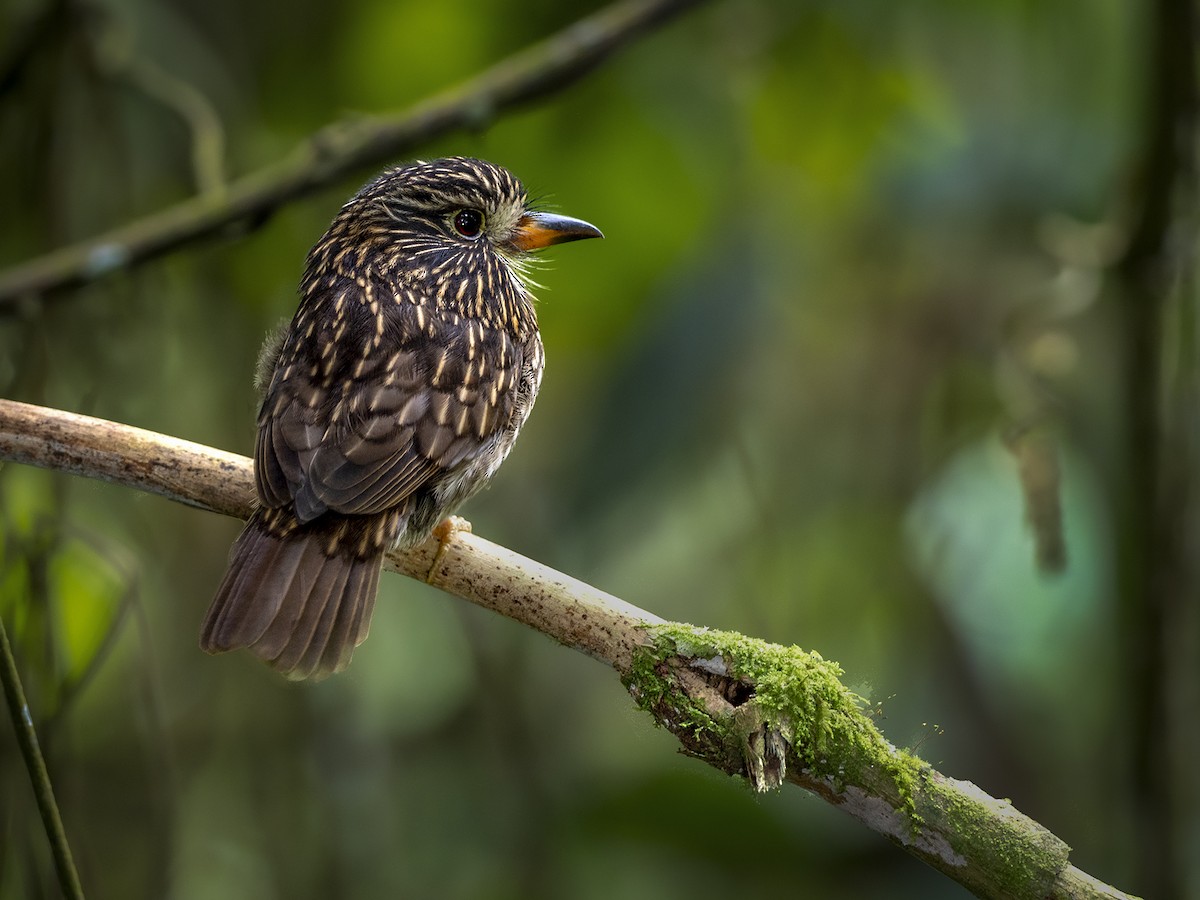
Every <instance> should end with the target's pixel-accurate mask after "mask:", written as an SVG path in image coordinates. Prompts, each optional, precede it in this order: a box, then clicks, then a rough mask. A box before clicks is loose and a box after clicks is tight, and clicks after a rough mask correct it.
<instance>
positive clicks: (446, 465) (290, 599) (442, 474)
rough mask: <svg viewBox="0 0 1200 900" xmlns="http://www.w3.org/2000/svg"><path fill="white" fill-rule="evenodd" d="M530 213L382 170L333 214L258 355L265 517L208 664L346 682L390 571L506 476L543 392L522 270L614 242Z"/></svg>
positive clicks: (453, 185) (493, 178)
mask: <svg viewBox="0 0 1200 900" xmlns="http://www.w3.org/2000/svg"><path fill="white" fill-rule="evenodd" d="M537 206H538V204H536V203H531V202H530V199H529V196H528V194H527V192H526V190H525V188H524V186H523V185H522V183H521V182H520V181H519V180H518V179H517V178H516V177H515V176H514V175H512V174H511V173H510V172H509V171H508V170H507V169H505V168H503V167H501V166H498V165H495V164H493V163H489V162H486V161H484V160H480V159H472V158H468V157H461V156H458V157H449V158H445V159H435V160H430V161H421V160H418V161H415V162H412V163H408V164H405V165H400V166H396V167H393V168H390V169H388V170H386V171H384V172H383V173H381V174H380V175H379V176H378V177H377V178H375V179H374V180H372V181H371V182H369V183H368V184H367V185H365V186H364V187H363V188H362V189H361V190H360V191H359V192H358V193H357V194H355V195H354V196H353V197H351V198H350V200H348V201H347V202H346V203H345V205H344V206H342V208H341V210H340V211H339V212H338V213H337V215H336V216H335V217H334V219H333V222H332V224H331V225H330V226H329V229H328V231H326V233H325V235H324V236H323V237H322V238H321V239H320V240H319V241H318V242H317V243H316V245H315V246H314V247H313V248H312V250H311V251H310V252H309V254H308V258H307V262H306V265H305V269H304V274H303V277H302V279H301V282H300V288H299V293H300V302H299V306H298V308H297V310H296V313H295V315H294V317H293V318H292V319H291V321H290V323H289V324H288V325H287V326H286V327H285V328H284V329H283V330H282V331H281V332H280V333H279V335H278V337H276V338H275V339H273V340H272V339H268V341H267V342H266V343H265V344H264V349H263V353H262V358H261V359H260V363H259V378H258V380H259V382H260V390H261V392H262V396H261V403H260V406H259V412H258V418H257V433H256V437H255V446H254V476H255V487H256V493H257V500H258V502H257V506H256V508H255V510H254V512H253V514H252V515H251V517H250V519H249V520H248V521H247V523H246V525H245V527H244V528H243V530H242V532H241V534H240V535H239V536H238V537H237V539H236V540H235V541H234V544H233V547H232V549H231V551H230V559H229V567H228V570H227V571H226V573H225V576H224V578H223V580H222V581H221V583H220V586H219V587H218V588H217V591H216V595H215V596H214V598H213V601H212V603H211V605H210V606H209V609H208V612H207V614H206V615H205V618H204V622H203V625H202V627H201V633H200V646H201V648H202V649H203V650H205V651H207V652H209V653H221V652H224V651H227V650H234V649H239V648H248V649H249V650H250V651H252V652H253V653H254V654H256V655H257V656H258V657H260V658H261V659H262V660H264V661H265V662H266V663H267V664H268V665H269V666H271V667H272V668H273V669H275V670H276V671H278V672H280V673H282V674H283V675H284V676H286V677H287V678H289V679H292V680H304V679H314V680H316V679H320V678H323V677H325V676H327V675H330V674H333V673H337V672H340V671H342V670H344V669H345V668H346V666H347V665H349V663H350V660H351V657H352V655H353V652H354V649H355V648H356V647H357V646H358V645H359V644H361V643H362V642H363V640H364V639H365V638H366V637H367V632H368V629H369V627H370V622H371V613H372V610H373V609H374V605H375V595H376V592H377V589H378V585H379V573H380V569H381V566H382V562H383V556H384V554H385V553H386V552H388V551H389V550H391V549H393V548H397V547H399V548H405V547H413V546H416V545H417V544H420V543H421V542H423V541H424V540H426V539H427V538H428V537H429V536H430V534H431V533H432V532H433V531H434V529H435V528H436V527H437V526H438V525H439V523H441V522H442V521H443V520H445V519H446V517H447V516H449V515H451V514H452V513H453V512H454V511H455V510H456V509H457V508H458V507H459V505H460V504H461V503H463V502H464V501H465V500H466V499H467V498H469V497H471V496H472V495H473V494H475V493H476V492H478V491H479V490H480V489H482V488H483V487H484V486H485V485H486V484H487V483H488V482H489V480H490V479H491V478H492V476H493V475H494V474H495V473H496V470H497V468H498V467H499V466H500V464H501V463H502V462H503V461H504V459H505V457H506V456H507V455H508V453H509V451H510V450H511V449H512V447H513V443H514V441H515V440H516V438H517V434H518V432H519V431H520V430H521V426H522V425H523V424H524V423H525V421H526V419H527V418H528V416H529V412H530V410H531V409H532V407H533V403H534V400H535V399H536V397H537V394H538V390H539V388H540V386H541V382H542V369H543V365H544V361H545V354H544V351H543V347H542V340H541V336H540V333H539V330H538V321H537V315H536V312H535V308H534V297H533V295H532V294H531V292H530V287H531V286H534V287H536V286H537V285H536V284H534V283H533V282H532V280H531V279H530V277H529V272H530V266H531V263H532V262H533V260H532V258H531V257H530V254H532V253H533V252H535V251H537V250H540V249H542V248H545V247H548V246H550V245H553V244H560V243H565V242H567V241H576V240H582V239H585V238H600V237H603V235H602V234H601V232H600V230H599V229H598V228H596V227H595V226H594V225H591V224H589V223H588V222H585V221H583V220H581V219H575V218H571V217H569V216H564V215H557V214H553V213H550V212H547V211H543V210H540V209H538V208H537Z"/></svg>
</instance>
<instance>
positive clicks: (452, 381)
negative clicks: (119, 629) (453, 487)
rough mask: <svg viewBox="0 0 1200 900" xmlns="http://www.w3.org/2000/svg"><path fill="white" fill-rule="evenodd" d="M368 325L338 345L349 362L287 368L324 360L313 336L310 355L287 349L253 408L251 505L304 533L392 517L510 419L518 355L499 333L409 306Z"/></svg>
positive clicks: (317, 337)
mask: <svg viewBox="0 0 1200 900" xmlns="http://www.w3.org/2000/svg"><path fill="white" fill-rule="evenodd" d="M368 316H369V318H368V320H367V321H366V323H365V327H353V326H351V327H350V328H348V329H347V333H346V334H344V335H343V338H344V340H343V341H340V342H339V343H338V349H339V352H341V351H343V350H346V349H348V350H349V355H348V356H347V357H346V358H345V359H335V360H334V361H333V362H332V363H331V364H329V365H327V366H325V365H323V364H322V363H320V362H318V363H316V364H311V363H298V362H296V360H297V359H304V360H307V359H318V360H320V359H328V358H329V356H330V355H331V354H329V353H327V354H326V355H325V356H324V357H322V355H321V347H322V346H323V345H322V343H321V337H322V336H321V333H320V330H317V331H316V335H315V338H314V344H313V348H312V349H315V350H316V352H315V353H301V354H294V353H293V354H289V353H288V350H287V348H285V352H284V354H283V357H282V358H281V360H280V363H279V365H278V366H277V368H276V372H275V376H274V378H273V379H272V383H271V386H270V388H269V390H268V394H267V397H266V399H265V400H264V402H263V408H262V412H261V413H260V416H259V430H258V440H257V444H256V447H255V463H256V472H257V478H258V486H259V495H260V497H261V498H262V500H263V502H264V503H265V504H267V505H268V506H277V507H278V506H285V505H288V504H290V503H294V504H295V509H296V515H297V517H298V518H299V519H300V520H301V521H302V522H307V521H311V520H312V519H314V518H316V517H317V516H319V515H321V514H322V513H324V512H326V511H329V510H333V511H335V512H338V513H343V514H355V515H365V514H370V513H378V512H382V511H384V510H387V509H391V508H394V507H397V506H400V505H401V504H402V503H403V502H404V500H405V499H406V498H407V497H408V496H409V495H411V494H412V493H413V492H414V491H416V490H418V489H419V488H420V487H421V486H422V485H424V484H425V483H426V482H427V481H429V480H430V479H431V478H433V477H434V476H435V475H437V474H438V473H440V472H444V471H447V470H449V469H453V468H454V467H455V466H457V465H459V464H460V463H462V462H463V461H464V460H466V459H468V458H469V457H470V456H471V455H472V454H473V453H475V452H477V451H478V450H479V449H480V448H481V447H482V446H483V445H484V444H485V443H487V441H488V440H489V439H490V438H491V437H492V436H493V435H494V434H495V433H496V432H497V431H498V430H499V429H500V428H502V427H503V426H504V425H506V424H507V423H508V422H509V421H510V420H511V419H512V415H513V408H514V404H515V400H516V395H517V387H518V382H519V379H520V373H521V368H522V363H523V353H522V351H521V348H520V347H519V346H518V345H517V343H516V342H515V341H514V340H513V339H512V338H511V337H510V336H509V335H508V334H507V333H506V332H505V331H504V330H503V329H498V328H491V327H488V326H485V325H483V323H481V322H479V321H478V320H474V319H467V318H463V317H460V316H457V315H455V314H453V313H443V314H434V313H430V312H427V311H425V310H424V309H421V308H420V307H416V306H411V305H405V306H403V307H393V308H392V309H390V310H388V311H387V317H386V320H385V323H384V324H383V326H382V327H381V329H377V323H376V318H375V316H373V315H369V314H368ZM358 324H359V325H360V326H362V325H363V324H364V323H361V322H360V323H358ZM377 333H379V334H381V338H380V341H379V345H378V346H377V347H373V348H371V350H370V352H366V348H367V345H368V343H369V342H370V341H371V340H372V339H373V336H374V335H375V334H377ZM327 339H328V338H327ZM334 355H335V356H336V354H334Z"/></svg>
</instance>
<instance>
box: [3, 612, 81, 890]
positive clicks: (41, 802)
mask: <svg viewBox="0 0 1200 900" xmlns="http://www.w3.org/2000/svg"><path fill="white" fill-rule="evenodd" d="M0 686H3V688H4V699H5V701H6V702H7V705H8V712H9V715H10V716H11V717H12V723H13V731H15V732H16V734H17V744H18V745H19V746H20V748H21V756H22V757H23V758H24V759H25V768H26V770H27V771H28V772H29V780H30V781H31V782H32V783H33V794H34V797H35V799H36V800H37V808H38V812H39V813H40V814H41V817H42V825H43V827H45V829H46V839H47V840H48V841H49V842H50V852H51V854H52V855H53V856H54V868H55V869H56V870H57V871H58V881H59V885H60V886H61V887H62V892H63V896H65V897H67V898H68V900H83V887H82V885H81V884H80V882H79V873H78V872H77V871H76V870H75V860H74V859H73V858H72V856H71V845H70V844H69V843H68V842H67V831H66V829H65V828H63V823H62V817H61V816H60V815H59V813H58V804H57V803H56V802H55V800H54V787H53V785H52V784H51V782H50V774H49V772H48V771H47V770H46V760H45V758H44V757H43V756H42V751H41V748H40V747H39V746H38V738H37V731H36V730H35V729H34V727H33V717H32V715H31V714H30V712H29V704H28V703H27V702H26V700H25V690H24V689H23V688H22V687H21V676H20V674H19V673H18V671H17V664H16V661H15V660H14V659H13V652H12V647H11V646H10V645H9V642H8V632H7V631H6V630H5V628H4V621H3V620H2V619H0Z"/></svg>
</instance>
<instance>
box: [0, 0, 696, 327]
mask: <svg viewBox="0 0 1200 900" xmlns="http://www.w3.org/2000/svg"><path fill="white" fill-rule="evenodd" d="M700 2H702V0H622V2H618V3H614V4H612V5H611V6H608V7H606V8H605V9H602V10H601V11H599V12H598V13H595V14H594V15H591V16H588V17H586V18H583V19H580V20H579V21H577V22H575V23H574V24H572V25H570V26H568V27H566V28H564V29H563V30H562V31H560V32H558V33H557V34H555V35H554V36H552V37H550V38H548V39H546V40H544V41H542V42H540V43H537V44H534V45H533V46H531V47H528V48H526V49H524V50H522V51H520V52H518V53H516V54H514V55H512V56H510V57H508V58H507V59H504V60H501V61H500V62H499V63H497V64H496V65H494V66H492V67H491V68H489V69H487V70H485V71H484V72H482V73H480V74H479V75H477V76H475V77H474V78H472V79H470V80H468V81H466V82H463V83H462V84H460V85H458V86H456V87H453V88H450V89H449V90H446V91H443V92H442V93H440V94H437V95H435V96H433V97H431V98H429V99H427V100H423V101H421V102H419V103H417V104H416V105H415V106H413V107H411V108H410V109H408V110H407V111H405V112H403V113H400V114H396V115H391V116H378V117H374V116H373V117H359V118H355V119H350V120H346V121H342V122H335V123H333V124H331V125H327V126H325V127H324V128H322V129H321V130H319V131H317V132H316V133H315V134H313V135H312V136H311V137H309V138H308V139H307V140H306V141H304V142H303V143H301V144H300V145H299V146H298V147H297V148H296V149H295V150H294V151H293V152H292V153H291V154H290V155H289V156H288V157H286V158H285V159H283V160H280V161H278V162H276V163H272V164H270V165H267V166H265V167H263V168H261V169H259V170H258V171H256V172H252V173H250V174H248V175H244V176H243V177H241V178H240V179H238V180H237V181H235V182H233V183H231V184H230V185H228V187H227V188H225V189H224V190H216V191H211V192H209V193H205V194H200V195H197V196H194V197H191V198H188V199H187V200H184V201H182V202H180V203H178V204H176V205H174V206H170V207H167V208H166V209H163V210H160V211H159V212H156V213H152V214H150V215H147V216H144V217H143V218H140V219H136V220H134V221H132V222H128V223H126V224H124V225H121V226H118V227H116V228H113V229H112V230H110V231H108V232H106V233H105V234H102V235H99V236H98V237H94V238H91V239H90V240H86V241H82V242H80V243H77V244H72V245H70V246H67V247H62V248H60V249H58V250H54V251H52V252H50V253H47V254H45V255H44V256H40V257H37V258H35V259H32V260H29V261H27V262H24V263H20V264H18V265H16V266H13V267H12V268H10V269H9V270H8V271H6V272H2V273H0V311H3V310H4V309H5V308H12V307H13V306H15V305H16V304H17V303H18V302H19V301H22V300H24V299H26V298H29V297H36V296H39V295H42V294H46V293H48V292H51V291H57V290H60V289H62V288H66V287H73V286H76V285H79V284H83V283H86V282H89V281H92V280H95V279H97V278H100V277H101V276H103V275H107V274H109V273H111V272H114V271H119V270H124V269H131V268H133V267H134V266H136V265H137V264H139V263H142V262H145V261H146V260H149V259H153V258H155V257H157V256H161V255H163V254H166V253H169V252H171V251H172V250H175V249H177V248H179V247H181V246H183V245H185V244H189V243H191V242H193V241H196V240H199V239H201V238H206V237H209V236H211V235H213V234H215V233H217V232H219V231H222V230H225V229H228V228H230V227H231V226H235V225H248V226H253V225H257V224H261V222H263V221H264V220H265V219H266V217H267V216H269V215H270V214H271V213H272V212H273V211H274V210H276V209H278V208H279V207H280V206H282V205H283V204H285V203H287V202H288V201H290V200H295V199H297V198H299V197H304V196H307V195H309V194H312V193H313V192H315V191H317V190H319V189H320V188H323V187H325V186H326V185H329V184H331V183H333V182H335V181H337V180H338V179H340V178H342V177H344V176H346V175H348V174H350V173H352V172H354V171H355V170H358V169H361V168H365V167H369V166H378V165H381V164H382V163H384V162H387V161H390V160H393V159H395V158H396V157H399V156H402V155H404V154H405V153H409V152H411V151H412V150H413V149H414V148H415V147H418V146H420V145H422V144H426V143H428V142H429V141H431V140H433V139H435V138H437V137H440V136H442V135H445V134H447V133H448V132H451V131H455V130H458V129H472V130H478V129H480V128H483V127H484V126H485V125H486V124H487V123H488V122H490V121H491V120H492V119H494V118H496V117H497V116H498V115H500V114H501V113H504V112H507V111H509V110H511V109H513V108H515V107H519V106H523V105H525V104H528V103H531V102H533V101H535V100H538V99H541V98H542V97H545V96H549V95H551V94H553V93H555V92H557V91H560V90H562V89H563V88H565V87H567V86H569V85H571V84H573V83H575V82H576V81H578V80H579V79H580V78H582V77H583V76H584V75H586V74H587V73H588V72H590V71H591V70H592V69H594V68H596V67H597V66H599V65H600V64H601V63H603V62H604V61H605V60H606V59H608V58H609V57H610V56H612V55H613V54H614V53H615V52H616V51H617V50H619V49H621V48H622V47H623V46H625V45H626V44H628V43H630V42H632V41H633V40H635V39H636V38H638V37H640V36H641V35H643V34H645V33H647V32H649V31H651V30H652V29H654V28H655V27H656V26H658V25H661V24H663V23H665V22H666V21H668V20H669V19H671V18H673V17H674V16H676V15H678V14H680V13H682V12H685V11H687V10H688V9H690V8H692V7H694V6H697V5H698V4H699V3H700Z"/></svg>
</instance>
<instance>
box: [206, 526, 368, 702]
mask: <svg viewBox="0 0 1200 900" xmlns="http://www.w3.org/2000/svg"><path fill="white" fill-rule="evenodd" d="M326 544H327V542H326V541H325V540H323V535H321V534H320V532H319V531H314V530H310V529H301V530H298V531H296V532H293V533H292V534H289V535H287V536H286V537H278V536H276V535H274V534H272V533H271V532H270V531H269V530H268V529H267V526H266V524H265V523H264V521H263V519H262V516H261V514H259V513H256V514H255V515H254V517H253V518H251V519H250V521H249V522H248V523H247V524H246V527H245V528H244V529H243V530H242V533H241V535H239V536H238V539H237V540H236V541H235V542H234V545H233V549H232V550H231V551H230V557H229V571H228V572H226V573H225V580H224V581H222V582H221V586H220V587H219V588H217V595H216V597H214V598H213V602H212V605H211V606H209V608H208V614H207V615H206V616H205V617H204V625H203V626H202V627H201V630H200V647H201V649H203V650H205V651H207V652H208V653H221V652H223V651H225V650H236V649H238V648H240V647H248V648H249V649H250V650H251V651H253V652H254V653H256V654H257V655H258V656H260V657H261V658H262V659H263V660H264V661H265V662H266V663H267V665H269V666H271V668H273V669H275V670H276V671H278V672H280V673H282V674H284V675H286V676H287V677H288V678H291V679H293V680H300V679H304V678H312V677H316V678H323V677H324V676H326V675H330V674H332V673H334V672H340V671H341V670H342V669H344V668H346V666H348V665H349V664H350V657H351V655H352V654H353V653H354V648H355V647H357V646H358V645H359V644H361V643H362V642H363V641H364V640H365V639H366V637H367V631H368V630H369V628H370V625H371V612H372V611H373V610H374V608H375V594H376V591H377V590H378V587H379V570H380V566H381V564H382V557H381V556H369V557H367V558H365V559H364V558H359V557H356V556H355V555H353V554H344V553H336V552H335V553H334V554H333V555H327V554H326V552H325V548H326Z"/></svg>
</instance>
